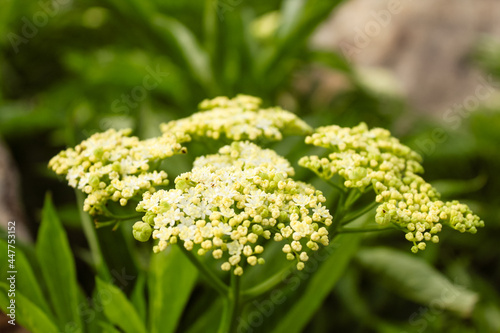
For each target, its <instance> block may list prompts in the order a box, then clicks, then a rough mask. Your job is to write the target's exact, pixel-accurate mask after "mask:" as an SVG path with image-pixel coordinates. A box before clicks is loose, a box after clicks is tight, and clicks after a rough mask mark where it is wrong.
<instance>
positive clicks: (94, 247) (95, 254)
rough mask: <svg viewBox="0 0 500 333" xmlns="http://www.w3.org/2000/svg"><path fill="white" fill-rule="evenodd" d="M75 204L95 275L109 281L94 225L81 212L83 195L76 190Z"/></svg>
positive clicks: (85, 214)
mask: <svg viewBox="0 0 500 333" xmlns="http://www.w3.org/2000/svg"><path fill="white" fill-rule="evenodd" d="M75 193H76V202H77V204H78V211H79V212H80V219H81V221H82V228H83V232H84V234H85V238H87V242H88V244H89V248H90V253H91V255H92V262H93V263H94V266H95V269H96V271H97V274H98V275H99V277H100V278H103V279H106V281H109V280H110V279H111V275H110V273H109V270H108V267H107V266H106V262H105V261H104V258H103V256H102V252H101V247H100V245H99V240H98V238H97V233H96V231H95V227H94V223H93V221H92V219H91V218H90V216H89V214H87V213H86V212H84V211H83V209H82V207H83V201H84V198H83V193H82V192H80V191H78V190H76V191H75Z"/></svg>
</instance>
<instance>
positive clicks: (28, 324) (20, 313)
mask: <svg viewBox="0 0 500 333" xmlns="http://www.w3.org/2000/svg"><path fill="white" fill-rule="evenodd" d="M8 294H9V285H8V284H6V283H4V282H0V307H1V309H2V311H3V312H4V313H6V314H8V313H10V309H8V307H9V306H12V305H11V304H12V303H11V302H10V299H9V296H8ZM12 299H15V303H14V304H15V315H16V317H15V321H16V322H18V323H19V324H21V325H23V326H24V327H25V328H26V329H28V330H29V331H30V332H32V333H48V332H60V331H61V330H60V329H58V327H57V325H56V324H55V323H54V322H53V321H52V319H51V318H50V317H49V316H48V315H47V314H46V313H45V312H44V311H43V310H41V309H40V308H39V307H38V306H36V305H35V304H34V303H33V302H31V301H30V299H29V298H28V297H26V296H24V295H23V294H22V293H21V292H20V291H19V290H16V291H15V297H13V298H12ZM63 329H65V327H64V326H63Z"/></svg>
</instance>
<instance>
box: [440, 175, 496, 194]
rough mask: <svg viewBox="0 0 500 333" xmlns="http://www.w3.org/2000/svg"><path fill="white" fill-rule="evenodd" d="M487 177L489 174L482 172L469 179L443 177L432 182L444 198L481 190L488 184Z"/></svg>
mask: <svg viewBox="0 0 500 333" xmlns="http://www.w3.org/2000/svg"><path fill="white" fill-rule="evenodd" d="M487 179H488V176H486V175H485V174H481V175H479V176H477V177H475V178H472V179H469V180H460V179H450V180H448V179H442V180H436V181H433V182H432V183H431V184H432V186H434V187H435V188H436V189H437V190H438V192H439V193H441V195H442V196H443V198H453V197H457V196H460V195H463V194H467V193H472V192H476V191H478V190H480V189H481V188H482V187H483V186H484V185H486V182H487Z"/></svg>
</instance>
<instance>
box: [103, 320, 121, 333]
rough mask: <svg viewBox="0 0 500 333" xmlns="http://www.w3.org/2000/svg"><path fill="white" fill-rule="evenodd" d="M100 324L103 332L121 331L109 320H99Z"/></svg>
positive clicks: (116, 332)
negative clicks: (108, 321)
mask: <svg viewBox="0 0 500 333" xmlns="http://www.w3.org/2000/svg"><path fill="white" fill-rule="evenodd" d="M99 326H100V327H101V329H102V332H103V333H121V331H120V330H118V329H116V328H115V327H114V326H113V325H112V324H110V323H107V322H103V321H101V322H99Z"/></svg>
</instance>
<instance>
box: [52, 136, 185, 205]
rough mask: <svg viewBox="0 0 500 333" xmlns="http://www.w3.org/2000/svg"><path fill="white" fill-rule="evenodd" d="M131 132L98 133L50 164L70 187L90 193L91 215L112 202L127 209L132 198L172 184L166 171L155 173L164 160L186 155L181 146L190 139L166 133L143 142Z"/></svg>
mask: <svg viewBox="0 0 500 333" xmlns="http://www.w3.org/2000/svg"><path fill="white" fill-rule="evenodd" d="M130 133H131V130H129V129H126V130H120V131H116V130H114V129H110V130H108V131H106V132H103V133H96V134H94V135H92V136H91V137H90V138H88V139H87V140H84V141H82V142H81V143H80V144H79V145H77V146H76V147H75V148H68V149H66V150H64V151H62V152H60V153H59V154H58V155H56V156H54V157H53V158H52V159H51V160H50V162H49V167H50V168H51V169H52V170H53V171H55V172H56V173H57V174H59V175H61V174H64V175H66V179H67V180H68V183H69V185H70V186H72V187H74V188H78V189H80V190H82V191H83V192H84V193H86V194H87V197H86V199H85V202H84V207H83V208H84V210H85V211H88V212H89V213H90V214H93V215H95V214H103V213H105V212H106V211H107V208H106V203H107V202H108V200H110V199H111V200H113V201H119V202H120V204H121V205H122V206H125V205H126V204H127V202H128V200H129V199H130V198H132V197H134V196H136V195H138V194H142V193H144V192H146V191H148V192H154V191H155V187H154V186H159V185H166V184H168V179H167V174H166V173H165V172H164V171H160V172H158V171H156V170H154V171H151V170H152V169H154V166H155V164H158V162H159V161H160V160H162V159H164V158H167V157H170V156H172V155H174V154H177V153H185V152H186V150H185V148H183V147H182V146H181V145H180V143H179V142H182V141H185V140H186V139H187V138H186V137H176V136H174V135H168V134H164V135H163V136H161V137H158V138H154V139H148V140H144V141H141V140H139V139H138V138H137V137H130V136H129V135H130Z"/></svg>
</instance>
